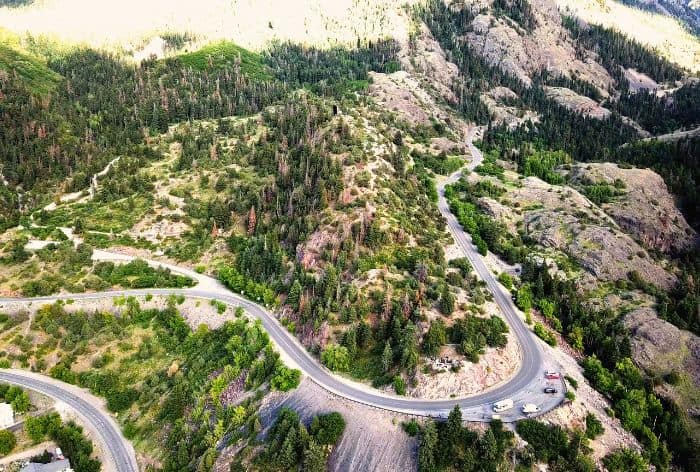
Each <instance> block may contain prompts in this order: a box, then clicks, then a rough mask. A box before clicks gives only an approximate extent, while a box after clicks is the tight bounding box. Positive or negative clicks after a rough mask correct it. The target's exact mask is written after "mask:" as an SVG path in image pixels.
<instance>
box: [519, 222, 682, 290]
mask: <svg viewBox="0 0 700 472" xmlns="http://www.w3.org/2000/svg"><path fill="white" fill-rule="evenodd" d="M525 231H526V234H527V235H528V236H529V237H530V238H532V239H534V240H535V241H537V242H538V243H539V244H541V245H542V246H544V247H551V248H555V249H559V250H561V251H564V252H566V253H567V254H569V255H570V256H571V257H573V258H574V259H576V260H577V261H578V262H579V263H580V264H581V266H582V267H583V268H584V269H585V270H586V271H587V272H589V273H590V274H592V275H593V276H594V277H595V278H596V279H597V280H600V281H610V282H612V281H615V280H620V279H626V278H627V277H628V274H629V273H630V272H633V271H636V272H637V273H639V275H640V276H641V277H642V279H644V280H645V281H647V282H649V283H653V284H655V285H658V286H659V287H662V288H665V289H669V288H671V287H672V286H673V285H674V284H675V281H676V278H675V277H674V276H673V275H672V274H670V273H668V272H667V271H666V270H664V269H663V268H662V267H660V266H659V265H658V264H656V263H655V262H654V261H653V260H652V259H650V258H649V257H648V256H647V255H646V253H645V252H644V250H642V248H640V247H639V245H638V244H637V243H636V242H635V241H634V240H633V239H632V238H630V237H629V236H627V235H626V234H624V233H622V232H620V231H618V230H616V229H614V228H612V227H610V226H606V225H604V224H600V223H592V222H590V221H588V220H586V219H585V218H578V217H576V216H574V215H569V214H559V213H558V212H556V211H551V210H546V209H543V210H536V211H532V212H528V213H526V215H525Z"/></svg>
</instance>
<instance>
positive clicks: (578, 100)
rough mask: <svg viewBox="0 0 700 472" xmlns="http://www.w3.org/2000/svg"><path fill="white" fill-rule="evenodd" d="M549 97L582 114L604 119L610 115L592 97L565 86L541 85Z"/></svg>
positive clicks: (609, 112)
mask: <svg viewBox="0 0 700 472" xmlns="http://www.w3.org/2000/svg"><path fill="white" fill-rule="evenodd" d="M543 88H544V92H545V93H546V94H547V96H548V97H549V98H551V99H552V100H554V101H555V102H557V103H558V104H559V105H561V106H563V107H565V108H568V109H569V110H571V111H574V112H576V113H580V114H581V115H584V116H589V117H591V118H597V119H599V120H604V119H606V118H608V117H610V115H611V111H610V110H608V109H607V108H603V107H601V106H600V105H599V104H598V102H596V101H595V100H593V99H592V98H589V97H585V96H583V95H579V94H577V93H576V92H574V91H573V90H571V89H568V88H565V87H547V86H545V87H543Z"/></svg>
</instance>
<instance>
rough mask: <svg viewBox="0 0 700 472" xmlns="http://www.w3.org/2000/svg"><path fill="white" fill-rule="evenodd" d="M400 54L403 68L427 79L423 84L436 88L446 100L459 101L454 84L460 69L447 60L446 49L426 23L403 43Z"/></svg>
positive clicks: (419, 26)
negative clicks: (444, 49) (411, 37)
mask: <svg viewBox="0 0 700 472" xmlns="http://www.w3.org/2000/svg"><path fill="white" fill-rule="evenodd" d="M398 56H399V62H401V67H402V68H403V70H405V71H408V72H409V73H411V74H412V75H414V76H416V77H422V78H423V79H425V80H424V82H425V83H424V84H423V85H424V86H425V87H426V88H430V89H434V90H435V91H436V92H437V94H438V95H439V96H441V97H442V98H443V99H444V100H445V101H447V102H450V103H457V97H456V96H455V94H454V92H453V91H452V84H453V83H454V81H455V79H456V78H457V76H458V75H459V69H458V68H457V65H456V64H454V63H452V62H450V61H448V60H447V56H446V55H445V51H443V50H442V47H440V44H439V43H438V42H437V41H435V38H433V36H432V34H431V33H430V30H429V29H428V27H427V26H426V25H425V24H423V23H420V24H419V25H418V34H416V35H415V37H414V39H413V40H411V41H406V42H405V43H404V44H402V47H401V50H400V51H399V54H398Z"/></svg>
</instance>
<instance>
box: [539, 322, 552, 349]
mask: <svg viewBox="0 0 700 472" xmlns="http://www.w3.org/2000/svg"><path fill="white" fill-rule="evenodd" d="M534 331H535V334H536V335H537V336H538V337H539V338H540V339H542V340H543V341H544V342H546V343H547V344H549V345H550V346H556V345H557V338H555V337H554V335H553V334H552V333H551V332H550V331H548V330H547V328H545V327H544V326H542V323H539V322H537V323H535V327H534Z"/></svg>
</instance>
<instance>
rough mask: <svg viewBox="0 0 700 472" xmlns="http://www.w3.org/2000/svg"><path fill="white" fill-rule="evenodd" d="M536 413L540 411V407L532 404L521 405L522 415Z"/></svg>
mask: <svg viewBox="0 0 700 472" xmlns="http://www.w3.org/2000/svg"><path fill="white" fill-rule="evenodd" d="M538 411H540V407H539V406H537V405H535V404H534V403H526V404H524V405H523V413H525V414H526V415H530V414H532V413H537V412H538Z"/></svg>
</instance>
